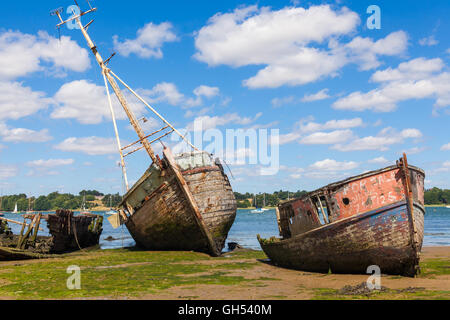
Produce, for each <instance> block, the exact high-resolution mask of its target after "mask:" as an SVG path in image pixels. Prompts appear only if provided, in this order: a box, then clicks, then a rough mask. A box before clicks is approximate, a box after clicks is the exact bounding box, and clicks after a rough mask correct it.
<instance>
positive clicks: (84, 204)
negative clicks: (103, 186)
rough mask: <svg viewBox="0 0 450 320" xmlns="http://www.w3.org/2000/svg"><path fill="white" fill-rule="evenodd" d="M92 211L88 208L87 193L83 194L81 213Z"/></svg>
mask: <svg viewBox="0 0 450 320" xmlns="http://www.w3.org/2000/svg"><path fill="white" fill-rule="evenodd" d="M89 213H90V211H88V210H87V209H86V194H83V202H82V203H81V210H80V214H89Z"/></svg>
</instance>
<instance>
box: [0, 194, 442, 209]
mask: <svg viewBox="0 0 450 320" xmlns="http://www.w3.org/2000/svg"><path fill="white" fill-rule="evenodd" d="M307 193H308V192H307V191H296V192H290V191H289V192H288V191H283V190H280V191H276V192H274V193H266V194H265V205H266V207H276V206H277V205H278V204H280V202H282V201H285V200H287V199H288V197H289V198H290V199H294V198H300V197H302V196H304V195H306V194H307ZM234 195H235V197H236V200H237V203H238V208H250V207H263V205H264V193H259V194H256V195H255V194H253V193H248V192H247V193H239V192H235V193H234ZM255 196H256V197H255ZM96 197H103V198H102V200H101V203H102V205H103V206H104V207H108V208H109V207H112V208H115V207H117V206H118V205H119V204H120V202H121V201H122V196H121V195H120V194H119V193H116V194H107V195H104V194H103V193H101V192H99V191H96V190H83V191H80V193H79V194H78V195H72V194H68V193H64V194H63V193H59V192H53V193H50V194H49V195H47V196H40V197H37V198H36V197H31V198H28V197H27V195H26V194H18V195H10V196H3V197H1V199H0V211H13V210H14V207H15V205H16V203H17V210H18V211H21V212H24V211H27V210H28V209H32V210H34V211H50V210H58V209H66V210H78V209H80V208H81V206H82V204H83V198H85V199H86V209H90V208H93V207H95V206H96V204H95V203H93V201H94V200H95V199H96ZM255 198H256V199H255ZM425 204H427V205H439V204H445V205H448V204H450V190H448V189H444V190H442V189H439V188H432V189H428V190H425Z"/></svg>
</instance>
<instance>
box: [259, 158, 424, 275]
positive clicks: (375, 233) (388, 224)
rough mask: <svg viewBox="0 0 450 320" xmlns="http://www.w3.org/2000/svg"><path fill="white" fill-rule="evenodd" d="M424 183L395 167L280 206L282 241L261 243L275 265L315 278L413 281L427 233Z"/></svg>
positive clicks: (403, 165)
mask: <svg viewBox="0 0 450 320" xmlns="http://www.w3.org/2000/svg"><path fill="white" fill-rule="evenodd" d="M424 179H425V173H424V171H422V170H421V169H419V168H416V167H413V166H408V162H407V158H406V155H403V158H401V159H400V160H399V161H398V162H397V165H394V166H390V167H387V168H384V169H380V170H377V171H373V172H368V173H364V174H362V175H359V176H356V177H352V178H349V179H347V180H345V181H341V182H337V183H333V184H330V185H328V186H326V187H324V188H322V189H319V190H317V191H314V192H312V193H310V194H308V195H306V196H304V197H302V198H300V199H294V200H291V201H288V202H285V203H282V204H280V205H279V207H278V209H277V219H278V226H279V230H280V235H281V237H282V238H281V239H278V238H271V239H267V240H266V239H261V238H260V236H259V235H258V240H259V242H260V244H261V247H262V249H263V250H264V252H265V253H266V254H267V256H268V257H269V258H270V260H271V261H272V262H273V263H275V264H276V265H279V266H282V267H286V268H293V269H298V270H304V271H311V272H325V273H326V272H328V271H330V270H331V272H333V273H366V272H367V268H368V267H369V266H371V265H377V266H379V267H380V269H381V272H382V273H384V274H394V275H404V276H411V277H413V276H415V275H416V274H417V273H418V271H419V259H420V251H421V248H422V241H423V235H424V233H423V228H424V214H425V208H424Z"/></svg>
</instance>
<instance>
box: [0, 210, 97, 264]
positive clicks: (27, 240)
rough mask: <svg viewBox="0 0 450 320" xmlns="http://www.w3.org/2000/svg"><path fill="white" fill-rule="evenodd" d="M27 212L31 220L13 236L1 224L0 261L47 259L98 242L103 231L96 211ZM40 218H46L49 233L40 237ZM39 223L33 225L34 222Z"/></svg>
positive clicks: (4, 225) (26, 216)
mask: <svg viewBox="0 0 450 320" xmlns="http://www.w3.org/2000/svg"><path fill="white" fill-rule="evenodd" d="M37 216H38V215H31V214H28V215H24V218H25V220H26V219H30V220H31V221H32V222H31V223H30V224H27V223H26V222H25V225H24V226H23V227H22V231H21V234H20V235H14V234H13V233H12V232H11V231H10V229H9V226H8V224H7V222H6V221H2V224H1V226H0V261H14V260H27V259H45V258H52V257H57V256H58V255H59V254H62V253H67V252H73V251H78V250H81V249H84V248H88V247H94V246H96V245H98V243H99V240H100V235H101V233H102V231H103V217H102V216H99V215H94V214H88V215H78V216H74V214H73V212H72V211H67V210H58V211H56V213H55V214H48V215H39V219H36V218H37ZM41 218H42V219H43V220H47V227H48V230H49V233H50V236H38V235H37V232H38V230H41V229H40V228H39V226H40V221H41ZM35 221H37V222H36V224H34V225H33V223H34V222H35Z"/></svg>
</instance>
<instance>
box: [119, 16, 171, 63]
mask: <svg viewBox="0 0 450 320" xmlns="http://www.w3.org/2000/svg"><path fill="white" fill-rule="evenodd" d="M172 29H173V26H172V24H171V23H169V22H163V23H161V24H154V23H151V22H150V23H148V24H146V25H145V26H144V27H143V28H141V29H139V30H138V31H137V36H136V38H135V39H126V40H124V41H120V40H119V37H118V36H117V35H116V36H114V38H113V39H114V47H115V49H116V50H117V51H118V52H119V54H121V55H123V56H125V57H128V56H129V55H130V54H132V53H134V54H136V55H137V56H138V57H141V58H157V59H159V58H162V57H163V53H162V50H161V47H162V46H163V45H164V43H166V42H174V41H177V40H178V38H177V36H176V34H175V33H174V32H173V30H172Z"/></svg>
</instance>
